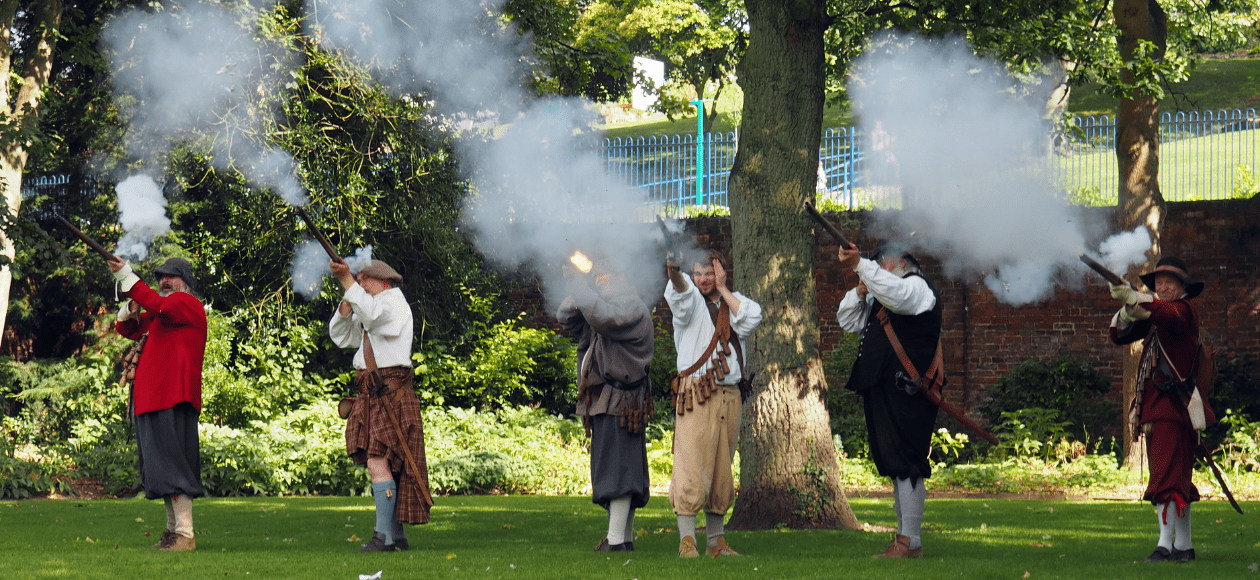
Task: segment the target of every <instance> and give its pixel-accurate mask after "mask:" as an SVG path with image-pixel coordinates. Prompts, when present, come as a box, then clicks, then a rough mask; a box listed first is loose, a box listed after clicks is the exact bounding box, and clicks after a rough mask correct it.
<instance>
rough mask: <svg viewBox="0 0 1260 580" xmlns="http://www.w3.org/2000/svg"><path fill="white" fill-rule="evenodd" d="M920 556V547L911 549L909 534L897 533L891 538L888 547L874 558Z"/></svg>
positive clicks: (921, 553) (921, 550)
mask: <svg viewBox="0 0 1260 580" xmlns="http://www.w3.org/2000/svg"><path fill="white" fill-rule="evenodd" d="M922 556H923V548H922V547H918V548H915V549H913V550H911V549H910V536H903V535H901V534H897V535H896V537H894V538H893V541H892V543H891V544H889V545H888V549H887V550H884V553H882V554H878V555H876V556H875V557H876V558H919V557H922Z"/></svg>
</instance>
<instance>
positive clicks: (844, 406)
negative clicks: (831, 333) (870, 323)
mask: <svg viewBox="0 0 1260 580" xmlns="http://www.w3.org/2000/svg"><path fill="white" fill-rule="evenodd" d="M859 340H860V337H858V335H856V334H845V335H842V336H841V337H840V338H839V340H837V341H836V345H835V347H833V348H832V350H831V353H830V354H829V355H828V356H827V357H826V358H825V359H824V360H823V370H824V372H825V373H826V375H827V413H828V414H829V415H830V416H831V433H832V434H833V435H834V436H836V437H839V438H840V442H841V445H842V446H843V449H844V454H845V455H847V456H849V457H867V456H868V455H869V454H870V452H869V443H868V441H867V434H866V414H865V411H863V409H862V398H861V397H860V396H859V395H858V394H857V393H854V392H853V391H848V390H845V388H844V385H845V383H847V382H849V373H850V371H852V370H853V361H854V360H856V359H857V348H858V342H859Z"/></svg>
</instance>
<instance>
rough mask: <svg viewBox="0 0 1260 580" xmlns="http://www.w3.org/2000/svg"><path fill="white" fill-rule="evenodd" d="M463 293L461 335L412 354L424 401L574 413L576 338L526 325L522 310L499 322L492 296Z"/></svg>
mask: <svg viewBox="0 0 1260 580" xmlns="http://www.w3.org/2000/svg"><path fill="white" fill-rule="evenodd" d="M465 293H466V296H467V298H468V307H467V310H466V311H465V322H466V323H467V326H466V327H465V330H464V332H463V333H462V335H461V336H460V337H459V338H458V339H455V340H442V341H439V340H428V341H424V342H421V343H420V345H419V348H418V350H417V352H415V353H413V354H412V357H411V358H412V360H413V361H414V362H415V363H416V364H415V369H416V375H417V376H418V377H419V380H418V384H419V386H420V388H419V389H418V392H417V394H418V395H419V396H420V397H421V400H422V401H423V402H425V403H426V404H434V405H454V406H477V407H482V408H486V407H498V406H504V405H524V404H540V405H542V406H543V407H544V408H545V409H547V410H550V411H552V412H558V413H568V412H570V411H571V410H572V409H573V405H574V404H575V403H576V396H577V393H576V384H575V382H574V373H575V370H574V369H576V368H577V351H576V348H575V347H574V346H573V344H572V341H570V340H569V339H568V338H565V337H563V336H559V335H557V334H556V333H554V332H552V331H551V330H546V329H537V328H529V327H527V326H524V325H523V324H522V322H523V321H524V320H525V313H523V312H522V313H519V314H518V315H517V316H516V317H515V318H509V319H506V320H500V321H498V322H495V320H494V319H495V317H496V312H495V311H494V303H493V301H492V299H490V298H489V297H485V296H480V295H478V294H477V293H476V292H474V291H472V290H471V289H469V288H465Z"/></svg>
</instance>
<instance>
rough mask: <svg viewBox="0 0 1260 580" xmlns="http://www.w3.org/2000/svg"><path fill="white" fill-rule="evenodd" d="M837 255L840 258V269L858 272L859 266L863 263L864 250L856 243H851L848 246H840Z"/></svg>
mask: <svg viewBox="0 0 1260 580" xmlns="http://www.w3.org/2000/svg"><path fill="white" fill-rule="evenodd" d="M836 254H837V256H839V258H840V267H842V268H846V269H849V270H856V269H857V267H858V264H859V263H861V262H862V250H861V249H860V248H858V247H857V244H854V243H850V244H849V245H848V246H840V250H839V251H838V252H837V253H836Z"/></svg>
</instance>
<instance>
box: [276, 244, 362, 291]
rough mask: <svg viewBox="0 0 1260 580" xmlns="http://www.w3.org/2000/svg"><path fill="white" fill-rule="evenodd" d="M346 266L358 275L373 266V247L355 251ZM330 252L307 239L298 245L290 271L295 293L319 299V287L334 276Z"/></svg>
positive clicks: (321, 245) (348, 258)
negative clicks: (329, 264)
mask: <svg viewBox="0 0 1260 580" xmlns="http://www.w3.org/2000/svg"><path fill="white" fill-rule="evenodd" d="M344 259H345V261H346V264H347V265H349V266H350V273H351V274H354V275H356V276H357V275H358V274H359V272H361V271H363V269H364V268H366V267H368V266H369V265H371V264H372V245H371V244H368V245H367V246H365V247H362V248H359V249H357V250H355V251H354V254H353V255H350V256H346V257H345V258H344ZM329 261H330V260H329V259H328V252H327V251H325V250H324V246H323V244H320V243H319V242H317V241H315V240H313V239H310V238H306V239H305V240H303V241H302V243H300V244H298V246H297V248H296V249H295V250H294V252H293V263H292V265H291V266H290V268H289V270H290V271H291V272H292V275H293V291H294V292H297V293H298V294H301V295H302V297H303V298H306V299H307V300H314V299H316V298H318V297H319V287H320V284H322V283H323V281H324V276H329V275H331V274H332V269H331V268H329V266H328V262H329Z"/></svg>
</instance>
